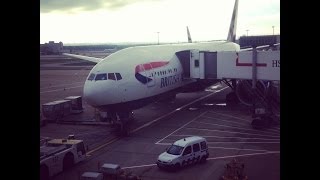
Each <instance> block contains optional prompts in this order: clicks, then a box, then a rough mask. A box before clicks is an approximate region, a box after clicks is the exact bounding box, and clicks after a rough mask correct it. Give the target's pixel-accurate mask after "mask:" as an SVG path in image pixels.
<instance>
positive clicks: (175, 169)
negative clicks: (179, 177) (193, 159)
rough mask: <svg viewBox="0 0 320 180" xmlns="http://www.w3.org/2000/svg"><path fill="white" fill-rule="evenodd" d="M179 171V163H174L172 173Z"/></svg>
mask: <svg viewBox="0 0 320 180" xmlns="http://www.w3.org/2000/svg"><path fill="white" fill-rule="evenodd" d="M179 169H180V164H179V163H176V164H175V165H174V168H173V170H174V171H178V170H179Z"/></svg>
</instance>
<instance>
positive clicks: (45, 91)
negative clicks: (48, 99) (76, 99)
mask: <svg viewBox="0 0 320 180" xmlns="http://www.w3.org/2000/svg"><path fill="white" fill-rule="evenodd" d="M79 87H83V85H82V86H74V87H68V88H64V89H56V90H51V91H42V92H40V94H43V93H50V92H56V91H64V90H68V89H74V88H79Z"/></svg>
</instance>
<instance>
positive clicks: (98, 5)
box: [40, 0, 159, 13]
mask: <svg viewBox="0 0 320 180" xmlns="http://www.w3.org/2000/svg"><path fill="white" fill-rule="evenodd" d="M142 1H159V0H40V12H41V13H49V12H52V11H62V12H77V11H94V10H98V9H102V8H103V9H108V10H114V9H118V8H122V7H125V6H127V5H129V4H133V3H137V2H142Z"/></svg>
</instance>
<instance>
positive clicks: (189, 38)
mask: <svg viewBox="0 0 320 180" xmlns="http://www.w3.org/2000/svg"><path fill="white" fill-rule="evenodd" d="M187 33H188V43H192V39H191V36H190V32H189V28H188V26H187Z"/></svg>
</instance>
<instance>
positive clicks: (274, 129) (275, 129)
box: [203, 116, 280, 133]
mask: <svg viewBox="0 0 320 180" xmlns="http://www.w3.org/2000/svg"><path fill="white" fill-rule="evenodd" d="M203 117H204V118H207V119H214V120H218V121H225V122H229V123H234V124H239V125H246V127H247V125H248V123H247V122H245V123H241V122H234V121H229V120H224V119H218V118H214V117H209V116H203ZM267 131H272V132H279V133H280V129H278V128H277V127H274V128H271V129H267Z"/></svg>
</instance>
